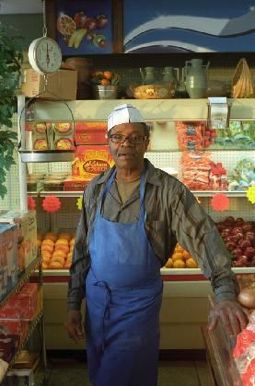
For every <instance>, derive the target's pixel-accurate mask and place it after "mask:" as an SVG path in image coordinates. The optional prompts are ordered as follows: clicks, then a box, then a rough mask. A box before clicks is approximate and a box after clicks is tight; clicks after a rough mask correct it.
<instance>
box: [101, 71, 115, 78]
mask: <svg viewBox="0 0 255 386" xmlns="http://www.w3.org/2000/svg"><path fill="white" fill-rule="evenodd" d="M112 76H113V73H112V72H111V71H104V72H103V77H104V78H106V79H109V80H111V79H112Z"/></svg>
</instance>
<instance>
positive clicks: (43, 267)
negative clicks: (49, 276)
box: [42, 261, 48, 269]
mask: <svg viewBox="0 0 255 386" xmlns="http://www.w3.org/2000/svg"><path fill="white" fill-rule="evenodd" d="M47 268H48V264H47V263H45V262H44V261H43V262H42V269H47Z"/></svg>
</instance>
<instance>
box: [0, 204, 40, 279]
mask: <svg viewBox="0 0 255 386" xmlns="http://www.w3.org/2000/svg"><path fill="white" fill-rule="evenodd" d="M0 223H5V224H16V225H17V227H18V262H17V264H18V268H19V271H20V272H21V271H23V270H24V269H25V268H26V267H27V266H28V265H29V264H30V263H31V262H32V261H33V260H34V259H35V258H36V257H37V224H36V212H35V211H31V210H30V211H28V212H22V211H7V212H5V213H4V212H0Z"/></svg>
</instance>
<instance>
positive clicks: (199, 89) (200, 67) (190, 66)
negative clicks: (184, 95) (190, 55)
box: [184, 59, 210, 98]
mask: <svg viewBox="0 0 255 386" xmlns="http://www.w3.org/2000/svg"><path fill="white" fill-rule="evenodd" d="M209 64H210V63H209V62H208V63H207V64H206V65H204V64H203V60H202V59H191V60H188V61H186V62H185V67H184V68H185V85H186V90H187V92H188V94H189V97H190V98H205V97H206V93H207V74H208V67H209Z"/></svg>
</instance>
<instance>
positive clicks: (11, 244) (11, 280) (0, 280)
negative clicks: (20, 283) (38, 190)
mask: <svg viewBox="0 0 255 386" xmlns="http://www.w3.org/2000/svg"><path fill="white" fill-rule="evenodd" d="M17 255H18V229H17V226H16V225H13V224H0V300H1V299H2V298H3V297H4V296H5V294H6V293H7V292H9V291H10V290H11V289H12V288H13V287H14V285H15V284H16V283H17V280H18V266H17Z"/></svg>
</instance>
